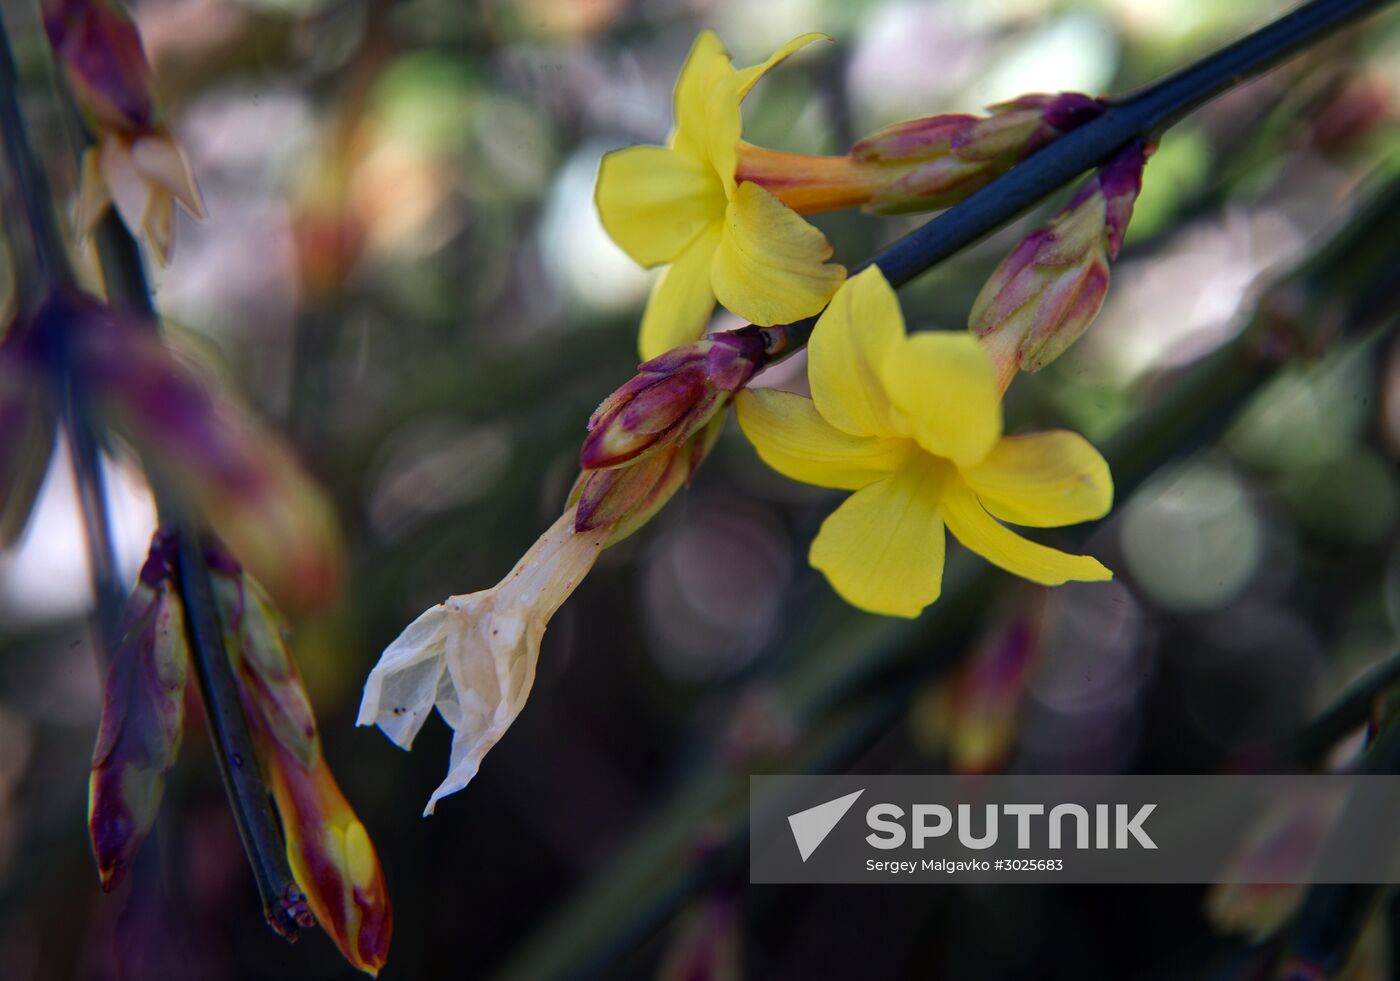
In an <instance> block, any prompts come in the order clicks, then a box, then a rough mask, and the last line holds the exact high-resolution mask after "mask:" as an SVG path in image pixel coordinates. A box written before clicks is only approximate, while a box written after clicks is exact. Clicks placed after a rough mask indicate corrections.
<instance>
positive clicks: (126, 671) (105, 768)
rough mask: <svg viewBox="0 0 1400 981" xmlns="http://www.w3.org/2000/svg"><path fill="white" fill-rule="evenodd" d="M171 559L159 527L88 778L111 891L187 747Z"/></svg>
mask: <svg viewBox="0 0 1400 981" xmlns="http://www.w3.org/2000/svg"><path fill="white" fill-rule="evenodd" d="M172 562H173V547H172V545H171V542H170V540H169V539H168V538H167V537H166V536H165V535H163V534H162V533H160V532H157V533H156V537H155V540H154V541H153V542H152V543H151V551H150V555H149V556H148V557H147V559H146V564H145V566H144V567H143V568H142V570H141V578H140V580H139V581H138V582H137V585H136V589H135V591H133V592H132V594H131V597H130V599H128V600H127V602H126V607H125V608H124V609H123V611H122V616H121V622H120V627H119V629H118V634H117V636H118V638H119V640H118V642H117V645H116V647H115V649H114V650H113V651H112V652H111V664H110V665H109V666H108V669H107V680H106V685H105V687H104V690H103V697H102V723H101V726H100V728H99V730H98V736H97V746H96V748H95V749H94V750H93V754H92V776H91V778H90V780H89V783H88V830H89V832H90V833H91V835H92V850H93V853H94V855H96V857H97V871H98V874H99V875H100V876H101V879H102V888H103V889H104V890H111V889H112V888H114V887H115V886H116V885H117V884H118V883H119V882H120V881H121V879H122V877H123V876H124V875H125V874H126V871H127V869H128V868H130V866H131V861H132V859H133V858H134V857H135V855H136V852H137V850H138V849H139V848H140V847H141V843H142V842H143V841H145V839H146V835H147V833H148V832H149V831H150V830H151V825H152V824H153V823H154V822H155V819H156V811H157V809H158V808H159V807H160V798H161V794H162V792H163V791H164V788H165V774H166V772H167V771H168V770H169V769H170V767H171V766H172V765H173V764H174V762H175V756H176V754H177V753H178V752H179V749H180V736H181V733H182V731H183V729H184V721H185V686H186V683H187V682H188V679H189V650H188V642H187V640H186V636H185V622H184V612H183V609H182V607H181V605H180V596H179V592H178V591H177V590H176V588H175V584H174V569H173V565H172Z"/></svg>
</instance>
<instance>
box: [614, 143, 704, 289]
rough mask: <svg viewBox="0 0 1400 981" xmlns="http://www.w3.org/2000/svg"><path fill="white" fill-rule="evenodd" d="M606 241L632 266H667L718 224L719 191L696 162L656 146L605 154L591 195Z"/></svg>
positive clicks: (630, 148) (698, 162) (637, 147)
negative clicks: (615, 244) (613, 243)
mask: <svg viewBox="0 0 1400 981" xmlns="http://www.w3.org/2000/svg"><path fill="white" fill-rule="evenodd" d="M593 199H594V202H595V203H596V204H597V206H598V217H599V218H601V219H602V222H603V227H604V228H606V229H607V230H608V234H609V235H611V236H612V240H613V241H614V242H616V243H617V244H618V246H619V247H621V249H622V251H624V252H626V253H627V254H628V255H629V256H631V257H632V258H633V259H634V260H635V261H636V262H638V263H640V264H641V265H643V266H648V267H650V266H655V265H657V264H658V263H662V262H670V261H672V260H673V259H675V258H676V256H678V255H680V254H681V252H682V251H683V250H684V249H685V247H686V246H687V245H689V244H690V243H691V242H693V241H695V239H696V237H697V236H699V235H700V234H701V233H702V232H703V231H704V230H705V229H706V228H707V227H709V226H711V225H718V224H719V223H720V222H721V221H723V220H724V206H725V196H724V187H723V185H722V184H721V183H720V181H719V180H718V178H717V177H716V176H715V174H714V172H713V171H712V170H710V169H709V168H708V167H707V166H705V165H704V164H703V163H701V162H700V161H698V160H696V159H695V158H693V157H689V156H686V155H685V154H683V153H677V152H676V151H674V150H667V149H665V148H663V147H659V146H634V147H628V148H627V149H625V150H615V151H613V152H612V153H609V154H605V155H604V157H603V161H602V163H601V164H599V165H598V184H597V187H596V189H595V190H594V193H593Z"/></svg>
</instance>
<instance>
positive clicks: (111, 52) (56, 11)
mask: <svg viewBox="0 0 1400 981" xmlns="http://www.w3.org/2000/svg"><path fill="white" fill-rule="evenodd" d="M44 29H45V31H46V32H47V33H48V36H49V43H50V44H51V45H52V46H53V50H54V55H55V57H56V58H57V59H58V61H59V63H60V64H61V65H62V66H63V69H64V73H65V75H66V76H67V78H68V81H69V84H70V85H71V86H72V88H73V94H74V96H75V97H76V98H77V100H78V104H79V106H81V107H82V109H83V111H84V112H85V113H86V114H87V116H88V119H89V121H90V122H91V124H92V126H93V128H94V129H95V131H96V133H95V135H96V145H95V146H93V147H91V148H89V149H88V151H87V153H86V155H85V156H84V158H83V171H82V187H81V188H80V190H79V197H78V220H77V225H78V230H79V232H80V233H81V234H83V235H87V234H89V233H90V232H91V231H92V229H93V228H94V227H96V225H97V222H98V220H100V219H101V217H102V215H103V214H104V213H105V212H106V210H107V208H108V207H109V206H110V205H112V204H114V203H115V205H116V207H117V211H118V213H119V214H120V215H121V218H122V222H123V223H124V224H125V225H126V227H127V228H129V229H130V230H131V233H132V234H133V235H135V236H137V237H138V238H140V239H142V240H143V241H144V242H146V244H147V245H149V246H150V248H151V251H152V252H154V253H155V254H156V257H157V258H158V259H159V260H160V262H161V264H162V265H167V264H169V262H170V250H171V246H172V244H173V239H174V224H175V203H176V202H177V201H178V202H179V203H180V205H181V206H182V207H184V209H185V210H186V211H188V212H189V213H190V214H191V215H192V216H194V217H195V218H203V217H204V201H203V198H202V197H201V196H200V193H199V188H198V187H197V186H196V184H195V180H194V174H193V172H192V171H191V170H190V164H189V160H188V159H187V158H186V157H185V153H184V151H183V150H182V149H181V148H180V146H179V144H178V143H176V142H175V138H174V137H173V136H171V135H170V131H169V130H168V129H167V128H166V127H165V126H164V125H162V124H161V123H159V122H158V120H157V118H156V115H157V114H156V107H155V98H154V95H153V90H152V79H151V67H150V64H149V63H148V62H147V61H146V53H145V51H144V50H143V49H142V47H141V36H140V34H139V33H138V32H137V30H136V25H135V24H134V23H133V22H132V20H131V18H130V17H129V16H128V15H127V13H126V11H125V10H124V9H123V8H122V7H121V5H120V4H117V3H112V2H109V0H45V4H44Z"/></svg>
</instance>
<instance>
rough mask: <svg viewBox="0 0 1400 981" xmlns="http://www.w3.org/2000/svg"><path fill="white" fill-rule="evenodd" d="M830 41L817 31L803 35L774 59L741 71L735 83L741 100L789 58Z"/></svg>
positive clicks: (829, 36) (736, 73)
mask: <svg viewBox="0 0 1400 981" xmlns="http://www.w3.org/2000/svg"><path fill="white" fill-rule="evenodd" d="M830 40H831V35H829V34H822V33H819V32H816V31H813V32H810V33H807V34H802V35H800V36H798V37H795V38H793V39H792V40H791V41H789V42H788V43H787V44H785V45H783V46H782V47H781V48H779V49H778V50H777V51H776V52H774V54H773V57H771V58H769V59H768V60H767V61H765V62H764V63H763V64H761V65H754V66H753V67H751V68H741V69H739V70H738V71H737V72H735V83H736V87H737V88H738V91H739V98H741V99H742V98H744V96H746V95H748V94H749V89H751V88H753V87H754V83H755V82H757V81H758V80H759V79H760V78H762V77H763V76H764V75H767V74H768V72H769V71H771V70H772V69H774V68H776V67H778V65H780V64H782V63H783V62H784V61H786V60H787V59H788V58H789V57H791V56H792V55H794V54H796V53H797V52H798V51H801V50H802V49H803V48H805V47H807V45H809V44H811V43H812V42H813V41H830Z"/></svg>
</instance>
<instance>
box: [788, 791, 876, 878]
mask: <svg viewBox="0 0 1400 981" xmlns="http://www.w3.org/2000/svg"><path fill="white" fill-rule="evenodd" d="M863 793H865V791H864V790H857V791H856V792H855V793H853V794H847V795H846V796H845V797H837V798H836V799H835V800H829V801H827V802H826V803H825V804H818V805H817V806H816V807H809V808H807V809H806V810H805V811H798V812H797V813H796V814H789V815H788V827H790V828H792V837H793V840H794V841H796V842H797V851H798V854H800V855H801V856H802V861H804V862H805V861H807V859H808V858H809V857H810V856H811V854H812V853H813V852H814V851H816V850H817V846H818V845H820V844H821V843H822V842H823V841H825V840H826V836H827V835H829V834H831V832H832V830H833V829H834V828H835V827H836V825H837V824H839V823H840V822H841V819H842V818H843V817H845V816H846V812H847V811H849V810H850V809H851V805H852V804H854V803H855V802H856V798H857V797H859V796H860V795H861V794H863Z"/></svg>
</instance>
